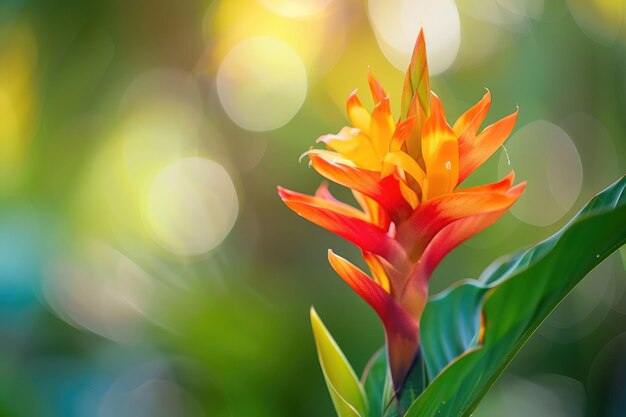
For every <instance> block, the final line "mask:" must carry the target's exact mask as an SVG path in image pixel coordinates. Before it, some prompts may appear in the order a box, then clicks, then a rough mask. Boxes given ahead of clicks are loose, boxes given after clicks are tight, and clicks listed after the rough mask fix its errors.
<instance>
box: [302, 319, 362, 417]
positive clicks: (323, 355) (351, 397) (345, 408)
mask: <svg viewBox="0 0 626 417" xmlns="http://www.w3.org/2000/svg"><path fill="white" fill-rule="evenodd" d="M311 325H312V327H313V336H314V337H315V346H316V347H317V355H318V357H319V361H320V365H321V367H322V373H323V374H324V379H325V380H326V385H327V386H328V391H329V392H330V397H331V399H332V401H333V405H334V406H335V410H336V411H337V415H338V416H339V417H366V416H367V415H368V414H367V399H366V397H365V391H364V390H363V386H362V385H361V383H360V382H359V379H358V378H357V376H356V374H355V373H354V370H353V369H352V367H351V366H350V364H349V363H348V360H347V359H346V357H345V355H344V354H343V352H342V351H341V349H340V348H339V346H338V345H337V343H336V342H335V340H334V339H333V337H332V336H331V335H330V333H329V332H328V329H326V326H324V323H322V320H321V319H320V317H319V316H318V315H317V312H316V311H315V309H314V308H313V307H311Z"/></svg>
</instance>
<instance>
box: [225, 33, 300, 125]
mask: <svg viewBox="0 0 626 417" xmlns="http://www.w3.org/2000/svg"><path fill="white" fill-rule="evenodd" d="M307 87H308V82H307V73H306V68H305V66H304V63H303V62H302V59H301V58H300V56H299V55H298V54H297V53H296V52H295V51H294V50H293V49H292V48H291V47H290V46H288V45H287V44H286V43H284V42H282V41H280V40H278V39H276V38H273V37H271V36H258V37H253V38H249V39H246V40H244V41H242V42H240V43H239V44H237V45H235V46H234V47H233V48H232V49H231V50H230V51H229V52H228V53H227V54H226V56H225V57H224V59H223V60H222V62H221V64H220V66H219V69H218V72H217V93H218V96H219V99H220V102H221V104H222V107H223V108H224V110H225V111H226V113H227V114H228V116H229V117H230V118H231V119H232V120H233V121H234V122H235V123H237V124H238V125H239V126H241V127H242V128H244V129H247V130H251V131H267V130H273V129H277V128H279V127H281V126H283V125H285V124H286V123H287V122H289V120H291V119H292V118H293V117H294V116H295V115H296V113H298V111H299V110H300V107H302V104H303V103H304V99H305V98H306V93H307Z"/></svg>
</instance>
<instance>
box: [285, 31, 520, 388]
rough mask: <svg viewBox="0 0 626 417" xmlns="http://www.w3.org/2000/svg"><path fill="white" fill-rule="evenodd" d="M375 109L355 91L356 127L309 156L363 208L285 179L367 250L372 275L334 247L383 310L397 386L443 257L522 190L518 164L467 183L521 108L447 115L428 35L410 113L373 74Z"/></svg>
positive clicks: (477, 108) (413, 70)
mask: <svg viewBox="0 0 626 417" xmlns="http://www.w3.org/2000/svg"><path fill="white" fill-rule="evenodd" d="M368 77H369V86H370V90H371V93H372V96H373V99H374V103H375V106H374V109H373V110H372V112H371V113H370V112H369V111H368V110H367V109H366V108H365V107H364V106H363V104H362V103H361V100H360V99H359V97H358V96H357V94H356V91H354V92H353V93H351V94H350V96H349V97H348V102H347V110H348V117H349V119H350V122H351V124H352V126H348V127H344V128H343V129H341V131H340V132H339V133H337V134H336V135H325V136H322V137H320V138H319V139H318V142H319V143H323V144H324V145H325V146H326V148H327V149H311V150H309V151H308V152H307V153H306V154H305V155H307V156H308V158H309V159H310V165H311V166H312V167H313V168H314V169H315V170H316V171H317V172H319V173H320V174H321V175H322V176H324V177H325V178H327V179H328V180H330V181H333V182H335V183H337V184H340V185H342V186H345V187H348V188H349V189H351V190H352V193H353V195H354V197H355V199H356V201H357V202H358V204H359V206H360V208H355V207H353V206H351V205H349V204H346V203H343V202H341V201H338V200H337V199H336V198H334V197H333V195H331V193H330V191H329V188H328V185H327V183H325V182H324V183H322V184H321V186H320V187H319V188H318V189H317V192H316V193H315V195H313V196H310V195H305V194H301V193H297V192H294V191H289V190H286V189H284V188H282V187H279V188H278V193H279V195H280V197H281V198H282V200H283V201H284V202H285V204H286V205H287V206H289V207H290V208H291V209H292V210H293V211H295V212H296V213H298V214H300V215H301V216H303V217H304V218H306V219H308V220H309V221H311V222H313V223H316V224H318V225H319V226H322V227H324V228H326V229H328V230H330V231H331V232H334V233H335V234H337V235H339V236H341V237H343V238H344V239H346V240H348V241H350V242H352V243H353V244H354V245H356V246H357V247H358V248H360V249H361V251H362V255H363V259H364V260H365V263H366V264H367V266H368V268H369V270H370V273H371V278H370V276H368V274H366V273H365V272H363V271H362V270H360V269H359V268H357V267H356V266H355V265H353V264H352V263H350V262H349V261H347V260H346V259H344V258H342V257H340V256H338V255H336V254H335V253H333V252H332V251H329V253H328V259H329V261H330V264H331V265H332V267H333V268H334V269H335V271H336V272H337V273H338V274H339V275H340V276H341V277H342V278H343V279H344V280H345V281H346V283H347V284H348V285H349V286H350V287H352V289H353V290H354V291H355V292H356V293H357V294H359V295H360V296H361V297H362V298H363V299H364V300H365V301H366V302H367V303H368V304H369V305H370V306H371V307H372V308H373V309H374V310H375V311H376V313H377V314H378V315H379V316H380V318H381V320H382V323H383V325H384V328H385V335H386V344H387V354H388V360H389V365H390V370H391V375H392V379H393V383H394V386H395V387H396V389H399V388H400V387H401V386H402V384H403V382H404V380H405V378H406V376H407V374H408V372H409V370H410V368H411V366H412V364H413V362H414V360H415V357H416V355H417V353H418V350H419V322H420V317H421V315H422V312H423V310H424V307H425V305H426V301H427V296H428V282H429V279H430V277H431V275H432V272H433V270H434V269H435V267H436V266H437V264H438V263H439V262H440V261H441V260H442V259H443V258H444V257H445V256H446V255H447V254H448V253H449V252H450V251H451V250H452V249H454V248H455V247H456V246H458V245H459V244H460V243H462V242H463V241H465V240H466V239H468V238H469V237H471V236H473V235H474V234H476V233H478V232H479V231H481V230H483V229H485V228H486V227H487V226H489V225H491V224H493V223H494V222H495V221H496V220H497V219H498V218H499V217H500V216H501V215H502V214H503V213H504V212H505V211H506V210H508V209H509V207H511V205H512V204H513V203H514V202H515V201H516V200H517V198H518V197H519V196H520V194H521V193H522V191H523V189H524V187H525V183H521V184H518V185H516V186H513V180H514V174H513V172H511V173H510V174H509V175H508V176H506V177H505V178H504V179H502V180H501V181H498V182H496V183H493V184H487V185H482V186H477V187H470V188H459V186H460V184H461V183H462V182H463V181H464V180H465V179H466V178H467V177H468V175H470V174H471V173H472V172H473V171H474V170H475V169H476V168H478V167H479V166H480V165H481V164H482V163H483V162H485V161H486V160H487V159H488V158H489V157H490V156H491V155H492V154H493V153H494V152H495V151H496V150H497V149H498V148H499V147H500V146H501V145H502V143H503V142H504V140H505V139H506V138H507V137H508V135H509V134H510V133H511V131H512V129H513V126H514V124H515V121H516V118H517V111H516V112H514V113H512V114H510V115H509V116H506V117H504V118H503V119H501V120H499V121H497V122H495V123H494V124H492V125H490V126H487V127H486V128H484V129H483V130H482V131H480V127H481V125H482V123H483V120H484V118H485V116H486V114H487V112H488V110H489V107H490V104H491V95H490V93H489V92H488V91H487V93H486V94H485V95H484V97H483V98H482V99H481V100H480V101H479V102H478V103H477V104H476V105H474V106H473V107H472V108H470V109H469V110H468V111H466V112H465V113H464V114H462V115H461V116H460V117H459V118H458V119H457V120H456V122H455V123H454V124H453V125H452V126H451V125H450V124H448V122H447V119H446V115H445V113H444V109H443V106H442V104H441V101H440V100H439V97H438V96H437V95H436V94H435V93H434V92H432V91H430V87H429V76H428V65H427V61H426V47H425V43H424V34H423V32H420V34H419V37H418V39H417V43H416V45H415V49H414V51H413V56H412V59H411V63H410V65H409V68H408V70H407V73H406V79H405V83H404V88H403V93H402V114H401V117H400V118H399V120H398V121H397V122H396V121H395V119H394V117H393V115H392V113H391V107H390V101H389V96H388V95H387V93H386V92H385V90H384V89H383V88H382V87H381V85H380V84H379V83H378V81H377V80H376V79H375V78H374V76H373V75H372V74H371V73H369V74H368Z"/></svg>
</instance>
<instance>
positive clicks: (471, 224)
mask: <svg viewBox="0 0 626 417" xmlns="http://www.w3.org/2000/svg"><path fill="white" fill-rule="evenodd" d="M507 178H508V177H507ZM525 186H526V183H520V184H518V185H516V186H515V187H513V188H511V189H510V190H509V191H508V192H506V196H507V197H508V202H507V203H506V204H505V205H503V206H501V207H500V208H499V209H497V210H494V211H489V212H486V213H480V214H477V215H474V216H469V217H465V218H462V219H460V220H457V221H455V222H452V223H450V224H449V225H447V226H446V227H444V228H443V229H442V230H441V231H440V232H439V233H437V234H436V235H435V237H434V238H433V239H432V240H431V241H430V243H429V244H428V246H427V247H426V249H425V250H424V254H423V255H422V257H421V259H420V268H421V271H420V273H419V275H420V276H422V277H423V278H424V279H426V280H428V278H429V277H430V275H431V274H432V272H433V271H434V269H435V267H436V266H437V265H438V264H439V262H441V260H442V259H443V258H444V257H445V256H446V255H447V254H448V253H450V252H451V251H452V250H453V249H454V248H456V247H457V246H458V245H460V244H461V243H463V242H464V241H466V240H467V239H469V238H470V237H472V236H474V235H475V234H477V233H479V232H481V231H482V230H484V229H485V228H487V227H488V226H490V225H492V224H493V223H495V222H496V220H498V219H499V218H500V216H502V215H503V214H504V213H505V212H506V211H507V210H508V209H509V208H511V206H512V205H513V204H514V203H515V202H516V201H517V199H518V198H519V196H520V195H521V194H522V192H523V191H524V188H525Z"/></svg>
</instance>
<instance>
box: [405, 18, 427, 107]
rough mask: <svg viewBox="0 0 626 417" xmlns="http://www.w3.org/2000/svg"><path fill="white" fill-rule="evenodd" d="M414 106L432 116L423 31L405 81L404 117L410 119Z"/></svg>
mask: <svg viewBox="0 0 626 417" xmlns="http://www.w3.org/2000/svg"><path fill="white" fill-rule="evenodd" d="M414 97H417V100H413V98H414ZM412 106H415V107H418V106H419V107H420V108H421V110H422V111H423V113H424V114H425V115H426V116H428V115H429V114H430V81H429V77H428V62H427V59H426V42H425V41H424V30H423V29H421V30H420V33H419V35H418V37H417V41H416V42H415V47H414V48H413V55H412V56H411V62H410V64H409V68H408V69H407V71H406V77H405V79H404V88H403V89H402V115H403V116H405V117H408V116H409V112H410V111H411V110H410V108H411V107H412ZM414 111H415V110H414Z"/></svg>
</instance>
